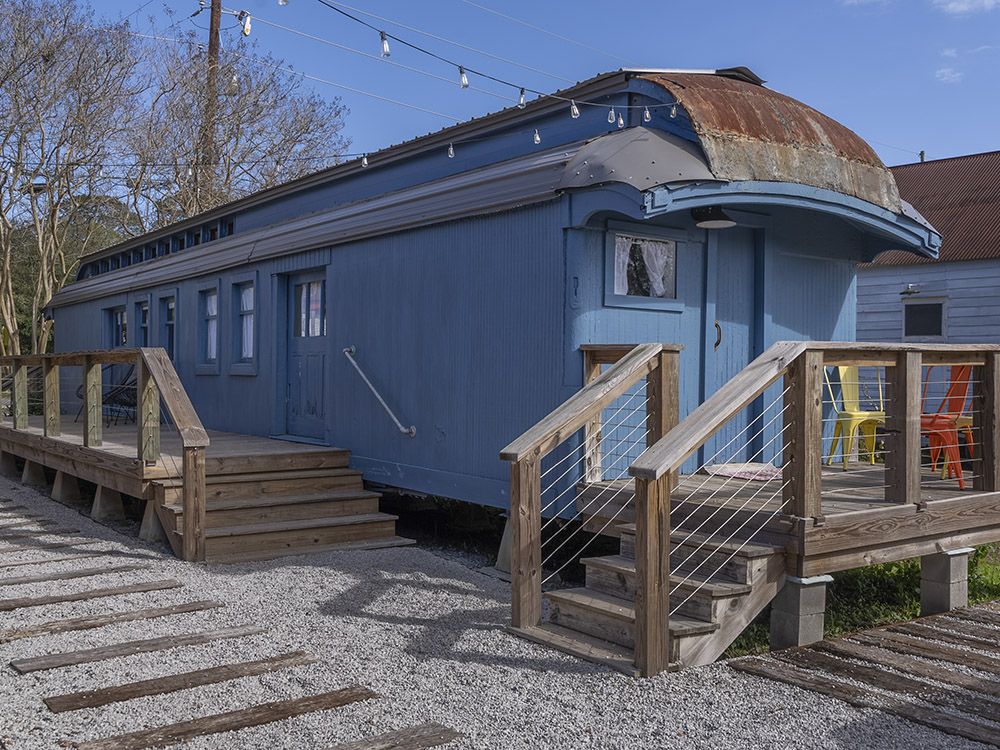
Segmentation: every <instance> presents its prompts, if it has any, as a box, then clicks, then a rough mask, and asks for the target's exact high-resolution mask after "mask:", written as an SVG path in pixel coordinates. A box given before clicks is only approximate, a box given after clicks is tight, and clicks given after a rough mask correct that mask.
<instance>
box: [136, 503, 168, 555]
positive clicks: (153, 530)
mask: <svg viewBox="0 0 1000 750" xmlns="http://www.w3.org/2000/svg"><path fill="white" fill-rule="evenodd" d="M156 503H157V500H156V499H155V498H151V499H149V500H147V501H146V509H145V511H143V514H142V526H140V527H139V538H140V539H142V540H143V541H144V542H162V543H163V544H167V545H169V544H170V539H169V538H168V537H167V531H166V529H164V528H163V524H162V523H160V517H159V516H158V515H156Z"/></svg>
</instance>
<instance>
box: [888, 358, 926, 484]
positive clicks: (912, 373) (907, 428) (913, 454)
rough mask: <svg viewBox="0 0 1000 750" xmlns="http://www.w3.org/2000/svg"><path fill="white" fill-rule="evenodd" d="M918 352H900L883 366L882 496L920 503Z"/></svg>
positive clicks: (919, 364)
mask: <svg viewBox="0 0 1000 750" xmlns="http://www.w3.org/2000/svg"><path fill="white" fill-rule="evenodd" d="M922 367H923V363H922V355H921V353H920V352H918V351H917V352H913V351H901V352H899V353H898V354H897V355H896V364H895V366H894V367H887V368H886V376H885V380H886V388H885V392H886V400H887V401H888V403H887V405H886V406H887V408H886V412H885V443H886V448H887V450H886V452H885V485H886V488H885V499H886V500H890V501H894V502H897V503H919V502H920V412H921V404H920V381H921V374H922Z"/></svg>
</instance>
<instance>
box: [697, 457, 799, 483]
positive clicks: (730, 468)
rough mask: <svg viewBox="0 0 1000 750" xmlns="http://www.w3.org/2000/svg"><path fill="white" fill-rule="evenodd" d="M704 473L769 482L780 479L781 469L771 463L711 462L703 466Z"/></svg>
mask: <svg viewBox="0 0 1000 750" xmlns="http://www.w3.org/2000/svg"><path fill="white" fill-rule="evenodd" d="M705 473H706V474H711V475H712V476H714V477H732V478H733V479H752V480H754V481H757V482H770V481H771V480H772V479H781V469H780V468H778V467H777V466H774V465H773V464H759V463H753V462H750V463H741V464H711V465H710V466H706V467H705Z"/></svg>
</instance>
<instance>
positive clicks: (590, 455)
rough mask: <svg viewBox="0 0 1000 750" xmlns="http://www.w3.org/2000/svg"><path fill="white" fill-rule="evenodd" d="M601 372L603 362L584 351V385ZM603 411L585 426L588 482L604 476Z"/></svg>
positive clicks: (586, 479) (585, 474)
mask: <svg viewBox="0 0 1000 750" xmlns="http://www.w3.org/2000/svg"><path fill="white" fill-rule="evenodd" d="M600 374H601V362H600V359H599V358H598V357H595V356H594V355H593V354H592V353H591V352H586V351H585V352H584V353H583V385H584V387H586V386H588V385H590V384H591V383H593V382H594V381H595V380H596V379H597V377H598V376H599V375H600ZM601 415H602V412H598V413H597V416H596V417H594V418H593V419H591V420H590V421H589V422H587V424H586V425H584V428H583V440H584V446H583V450H584V451H585V453H584V459H583V479H584V481H586V482H600V481H601V480H602V479H603V478H604V476H603V473H604V469H603V463H602V461H601V439H602V431H601V427H602V421H601Z"/></svg>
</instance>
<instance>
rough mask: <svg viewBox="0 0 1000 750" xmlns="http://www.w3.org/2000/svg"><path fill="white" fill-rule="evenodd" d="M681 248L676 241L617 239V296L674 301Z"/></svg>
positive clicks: (628, 237)
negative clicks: (679, 248) (678, 257)
mask: <svg viewBox="0 0 1000 750" xmlns="http://www.w3.org/2000/svg"><path fill="white" fill-rule="evenodd" d="M676 269H677V244H676V243H675V242H673V241H672V240H657V239H651V238H649V237H632V236H629V235H625V234H617V235H615V278H614V285H615V294H616V295H622V296H628V297H655V298H659V299H674V298H675V297H676V296H677V294H676V289H677V270H676Z"/></svg>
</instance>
